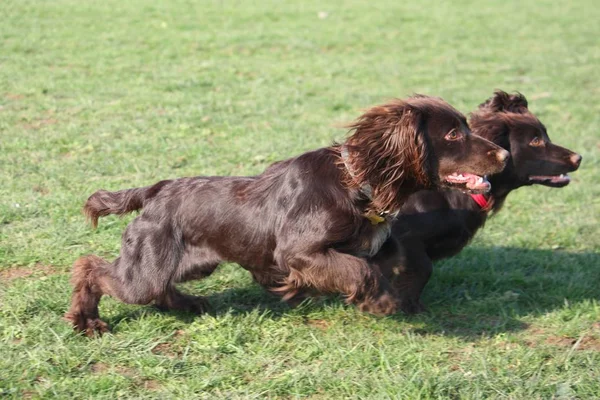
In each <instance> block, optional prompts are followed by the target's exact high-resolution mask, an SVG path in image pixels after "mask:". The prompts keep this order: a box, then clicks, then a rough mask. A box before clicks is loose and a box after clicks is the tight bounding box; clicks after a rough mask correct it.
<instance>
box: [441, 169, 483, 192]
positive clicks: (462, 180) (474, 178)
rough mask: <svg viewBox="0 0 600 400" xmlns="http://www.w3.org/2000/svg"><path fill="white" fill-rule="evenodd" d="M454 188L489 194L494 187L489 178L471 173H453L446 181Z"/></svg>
mask: <svg viewBox="0 0 600 400" xmlns="http://www.w3.org/2000/svg"><path fill="white" fill-rule="evenodd" d="M444 180H445V181H446V182H447V183H449V184H450V186H452V187H458V188H462V189H464V190H466V191H468V192H471V193H487V192H489V191H490V189H491V188H492V185H491V184H490V182H489V181H488V180H487V176H479V175H475V174H469V173H465V172H463V173H461V174H459V173H457V172H455V173H453V174H452V175H448V176H446V178H445V179H444Z"/></svg>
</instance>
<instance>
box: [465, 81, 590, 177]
mask: <svg viewBox="0 0 600 400" xmlns="http://www.w3.org/2000/svg"><path fill="white" fill-rule="evenodd" d="M470 123H471V127H472V129H473V132H474V133H475V134H477V135H480V136H482V137H485V138H486V139H488V140H491V141H493V142H494V143H496V144H498V145H500V146H502V147H503V148H505V149H506V150H508V151H509V152H510V153H511V159H510V161H509V163H508V165H507V167H506V169H505V170H504V171H503V172H502V173H501V174H500V176H499V177H500V178H501V180H502V181H503V182H507V183H509V184H511V186H512V187H511V188H517V187H519V186H524V185H532V184H536V183H537V184H541V185H545V186H551V187H563V186H566V185H568V184H569V182H570V178H569V176H568V175H567V173H568V172H572V171H575V170H577V168H579V165H580V163H581V156H580V155H579V154H577V153H574V152H572V151H571V150H568V149H565V148H564V147H560V146H557V145H555V144H553V143H552V142H551V141H550V138H549V137H548V133H547V131H546V127H545V126H544V125H543V124H542V123H541V122H540V120H539V119H537V117H536V116H535V115H533V114H532V113H531V112H530V111H529V109H528V104H527V99H526V98H525V96H523V95H522V94H520V93H516V94H508V93H506V92H503V91H496V92H495V93H494V95H493V96H492V97H491V98H489V99H488V100H487V101H486V102H485V103H483V104H481V105H480V106H479V109H478V110H477V111H476V112H474V113H473V114H471V121H470Z"/></svg>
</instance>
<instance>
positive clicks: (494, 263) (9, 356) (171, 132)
mask: <svg viewBox="0 0 600 400" xmlns="http://www.w3.org/2000/svg"><path fill="white" fill-rule="evenodd" d="M252 3H255V4H252ZM296 3H297V4H293V3H292V2H280V1H261V2H241V1H238V2H233V1H232V2H216V1H204V2H200V1H196V2H193V1H184V0H177V1H170V2H166V1H165V2H160V3H159V2H149V1H141V0H132V1H127V2H125V1H116V0H108V1H103V2H91V1H83V2H82V1H74V0H55V1H29V0H21V1H16V0H4V1H2V2H0V16H1V17H0V20H1V22H0V177H1V185H0V279H1V283H0V397H3V396H4V397H6V398H74V399H75V398H94V399H100V398H106V399H114V398H140V397H147V398H157V399H169V398H211V399H212V398H227V399H233V398H263V397H281V398H294V397H308V398H313V399H326V398H399V399H401V398H402V399H403V398H406V399H414V398H424V399H429V398H431V399H434V398H435V399H442V398H451V399H458V398H482V399H484V398H485V399H489V398H511V399H536V398H543V399H549V398H557V399H575V398H578V399H592V398H600V287H599V286H600V227H599V222H600V200H599V199H600V184H599V181H600V169H599V168H600V161H599V157H598V155H599V151H600V133H599V127H600V42H599V41H598V37H600V24H598V21H600V8H599V7H598V6H597V4H596V3H595V2H592V1H587V2H585V1H570V2H567V1H556V0H542V1H536V2H524V1H518V0H506V1H503V2H467V1H454V2H434V1H431V0H425V1H419V2H398V1H391V0H386V1H380V2H366V1H363V2H361V1H336V2H322V1H312V0H309V1H303V2H296ZM494 3H495V4H496V5H493V4H494ZM495 88H501V89H504V90H508V91H512V90H519V91H521V92H522V93H524V94H525V95H526V96H528V98H529V100H530V105H531V107H530V108H531V109H532V110H533V111H534V112H535V113H536V114H537V115H538V116H539V117H540V119H541V120H542V121H543V122H544V123H545V124H546V126H547V127H548V131H549V133H550V136H551V138H552V139H553V141H554V142H556V143H559V144H562V145H565V146H567V147H570V148H572V149H573V150H576V151H578V152H580V153H581V154H582V155H583V163H582V167H581V169H580V170H579V171H578V172H576V173H574V174H573V175H572V177H573V181H572V183H571V185H570V186H568V187H566V188H564V189H550V188H544V187H535V188H524V189H521V190H519V191H517V192H515V193H514V194H512V195H511V196H510V197H509V199H508V201H507V204H506V206H505V208H504V210H503V211H502V212H501V213H500V214H499V215H498V216H496V217H495V218H493V219H492V220H490V221H489V222H488V224H487V226H486V227H485V229H484V230H483V231H482V232H481V233H480V234H479V235H478V236H477V238H476V239H475V240H474V242H473V243H472V244H471V245H470V246H469V247H468V248H467V249H465V251H464V252H463V253H462V254H461V255H460V256H458V257H455V258H453V259H449V260H447V261H445V262H440V263H438V264H437V265H436V267H435V271H434V276H433V278H432V280H431V282H430V284H429V286H428V287H427V289H426V292H425V294H424V302H425V304H427V305H428V307H429V311H428V312H427V313H425V314H423V315H419V316H415V317H405V316H403V315H397V316H393V317H389V318H377V317H373V316H370V315H367V314H362V313H360V312H358V311H357V310H356V309H355V308H353V307H348V306H344V305H343V304H342V302H341V301H340V300H339V299H336V298H330V299H325V300H316V301H313V302H311V303H308V304H305V305H303V306H301V307H300V308H297V309H289V308H288V307H287V306H285V305H283V304H281V303H279V301H278V300H277V299H276V298H274V297H272V296H270V295H268V294H266V293H265V292H264V291H262V290H261V289H260V288H259V287H257V286H256V285H255V284H253V283H252V281H251V279H250V277H249V275H248V274H247V273H246V272H245V271H244V270H242V269H240V268H239V267H237V266H233V265H226V266H223V267H221V269H220V270H219V271H218V272H217V273H215V274H214V275H213V276H212V277H210V278H209V279H207V280H205V281H202V282H192V283H190V284H186V285H185V286H186V290H187V291H189V292H192V293H196V294H208V295H209V296H210V300H211V302H212V305H213V307H214V309H215V312H214V314H213V315H206V316H202V317H194V316H191V315H186V314H176V313H160V312H158V311H156V310H155V309H153V308H152V307H149V306H148V307H140V306H128V305H124V304H121V303H119V302H117V301H114V300H112V299H110V298H106V299H104V300H103V302H102V304H101V314H102V315H103V316H105V317H106V320H107V322H109V323H110V325H111V326H112V327H113V333H112V334H108V335H105V336H104V337H102V338H97V339H92V340H90V339H88V338H85V337H82V336H78V335H75V334H74V333H73V332H72V331H71V328H70V327H69V326H68V325H67V324H66V323H65V322H64V321H62V320H61V317H62V314H63V313H64V312H65V311H66V309H67V307H68V303H69V295H70V286H69V283H68V279H69V270H70V266H71V264H72V262H73V261H74V260H75V259H76V258H77V257H78V256H80V255H83V254H88V253H95V254H99V255H101V256H104V257H107V258H110V259H112V258H114V257H115V256H116V254H117V253H118V250H119V247H120V234H121V232H122V230H123V228H124V227H125V226H126V224H127V222H128V221H129V220H130V218H125V219H122V220H121V219H118V218H112V217H111V218H105V219H104V220H102V221H101V223H100V227H99V228H98V229H97V230H93V229H91V228H90V227H89V226H88V225H86V224H85V222H84V219H83V216H82V215H81V213H80V209H81V206H82V205H83V202H84V201H85V199H86V198H87V196H88V195H89V194H91V193H92V192H94V191H95V190H97V189H99V188H105V189H113V190H116V189H120V188H125V187H133V186H141V185H147V184H150V183H153V182H155V181H157V180H160V179H164V178H173V177H180V176H190V175H212V174H224V175H245V174H254V173H258V172H260V171H262V170H263V169H264V168H265V167H266V166H267V165H268V164H269V163H271V162H272V161H275V160H279V159H282V158H286V157H290V156H293V155H296V154H298V153H300V152H302V151H305V150H308V149H313V148H317V147H321V146H325V145H327V144H329V143H331V142H332V141H333V140H334V139H337V140H340V139H342V138H343V137H344V135H345V132H344V131H343V130H341V129H338V128H336V126H337V125H339V124H340V123H343V122H347V121H349V120H351V119H353V118H354V117H355V116H357V115H358V113H359V112H360V110H361V108H363V107H367V106H369V105H373V104H376V103H378V102H381V101H383V100H386V99H388V98H390V97H404V96H407V95H410V94H412V93H413V92H419V93H426V94H430V95H437V96H441V97H443V98H445V99H446V100H447V101H449V102H450V103H451V104H453V105H455V106H456V107H457V108H458V109H460V110H462V111H464V112H465V113H466V112H469V111H470V110H473V109H474V108H475V107H476V106H477V104H479V103H480V102H482V101H483V100H485V99H486V98H487V97H489V96H490V95H491V93H492V91H493V90H494V89H495Z"/></svg>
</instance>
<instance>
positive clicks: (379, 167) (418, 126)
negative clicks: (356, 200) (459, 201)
mask: <svg viewBox="0 0 600 400" xmlns="http://www.w3.org/2000/svg"><path fill="white" fill-rule="evenodd" d="M349 128H350V129H351V135H350V137H349V138H348V139H347V141H346V147H347V148H348V158H349V160H347V161H348V163H349V164H350V167H351V169H352V175H353V176H352V178H353V181H355V182H358V183H360V184H368V185H370V186H371V187H372V189H373V193H372V194H373V196H372V197H373V204H374V205H375V207H376V208H377V209H379V210H395V209H398V208H399V207H400V205H401V202H402V201H404V196H405V195H409V194H410V193H412V192H415V191H417V190H420V189H424V188H433V187H452V188H457V189H461V190H464V191H468V192H487V191H488V190H489V189H490V184H489V182H487V181H486V180H485V179H484V176H485V175H488V174H494V173H497V172H500V171H501V170H502V169H503V168H504V166H505V164H506V160H507V159H508V157H509V153H508V152H507V151H506V150H504V149H502V148H501V147H499V146H497V145H495V144H494V143H492V142H490V141H488V140H486V139H484V138H481V137H478V136H475V135H472V134H471V131H470V129H469V126H468V125H467V121H466V118H465V117H464V115H462V114H461V113H460V112H458V111H457V110H456V109H454V108H453V107H452V106H450V105H449V104H448V103H446V102H445V101H443V100H441V99H439V98H435V97H428V96H421V95H417V96H414V97H411V98H409V99H407V100H393V101H391V102H389V103H387V104H384V105H381V106H376V107H373V108H371V109H369V110H367V111H366V112H365V113H364V114H363V115H361V116H360V117H359V118H358V119H357V120H356V121H355V122H354V123H352V124H351V125H350V126H349Z"/></svg>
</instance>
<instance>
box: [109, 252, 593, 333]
mask: <svg viewBox="0 0 600 400" xmlns="http://www.w3.org/2000/svg"><path fill="white" fill-rule="evenodd" d="M598 282H600V253H571V252H565V251H561V250H528V249H521V248H513V247H470V248H467V249H465V250H464V251H463V252H462V253H461V254H460V255H459V256H456V257H454V258H451V259H448V260H444V261H442V262H438V263H437V264H436V266H435V267H434V274H433V277H432V279H431V280H430V282H429V284H428V286H427V288H426V289H425V293H424V294H423V298H422V301H423V303H424V304H425V306H426V307H427V308H428V311H427V312H425V313H423V314H420V315H416V316H406V315H403V314H396V315H393V316H390V317H387V318H385V320H386V323H389V321H399V322H400V321H401V322H404V323H408V324H411V323H414V324H415V325H416V326H418V328H415V329H414V330H413V331H412V333H413V334H422V335H427V334H445V335H451V336H459V337H462V338H464V339H476V338H480V337H482V336H489V335H495V334H498V333H502V332H515V331H520V330H523V329H526V328H527V327H528V325H527V323H525V322H523V321H522V319H523V317H525V316H537V315H542V314H546V313H550V312H553V311H556V310H560V309H563V308H565V306H576V305H577V304H579V303H582V302H585V301H590V300H600V290H599V289H598ZM194 294H200V293H194ZM208 299H209V301H210V303H211V306H212V312H211V314H213V315H216V316H219V315H224V314H233V315H244V314H247V313H250V312H255V311H256V310H258V311H259V312H261V311H268V316H267V318H272V319H278V318H280V317H281V316H283V315H285V314H287V313H290V312H293V313H294V314H297V315H304V314H307V315H308V314H310V313H312V312H314V311H315V310H318V309H320V308H323V307H326V306H330V305H336V306H337V305H339V304H341V303H342V300H341V299H340V298H339V297H328V298H318V299H312V300H309V301H308V302H305V303H303V304H302V305H301V306H300V308H296V309H292V308H290V307H289V306H288V305H287V304H285V303H282V302H281V301H280V300H279V298H278V297H276V296H274V295H272V294H270V293H268V292H266V291H265V290H264V289H263V288H261V287H260V286H258V285H257V284H250V285H247V286H245V287H240V288H231V289H227V290H224V291H222V292H219V293H215V294H212V295H209V296H208ZM348 307H352V306H348ZM145 312H146V313H147V312H148V310H146V311H145ZM155 312H157V313H158V312H159V311H158V310H156V311H155ZM132 314H133V315H132ZM135 314H138V313H137V312H133V313H127V315H123V314H121V315H119V316H115V317H113V318H111V320H109V321H108V322H109V323H111V324H114V323H118V321H119V320H121V319H123V318H131V317H134V315H135ZM172 314H173V315H175V316H177V318H179V319H181V320H182V321H184V322H192V321H193V320H194V318H196V316H194V315H192V314H186V313H172ZM373 319H374V321H377V320H380V318H378V317H375V316H373Z"/></svg>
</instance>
